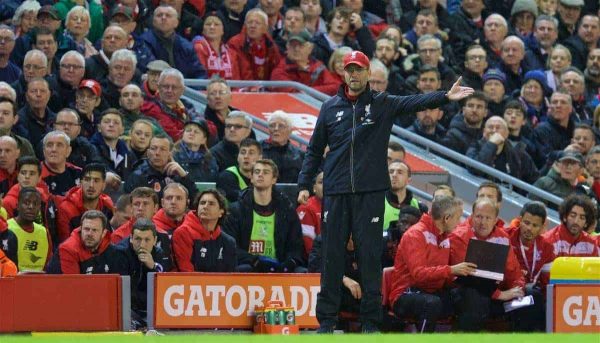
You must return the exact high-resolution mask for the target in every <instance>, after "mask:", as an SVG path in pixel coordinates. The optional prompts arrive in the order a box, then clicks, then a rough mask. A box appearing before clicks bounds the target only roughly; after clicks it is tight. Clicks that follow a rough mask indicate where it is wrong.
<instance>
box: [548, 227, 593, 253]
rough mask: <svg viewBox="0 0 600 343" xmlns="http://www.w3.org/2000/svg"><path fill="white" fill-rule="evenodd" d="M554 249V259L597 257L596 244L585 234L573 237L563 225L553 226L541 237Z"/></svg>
mask: <svg viewBox="0 0 600 343" xmlns="http://www.w3.org/2000/svg"><path fill="white" fill-rule="evenodd" d="M542 236H543V237H544V239H546V241H547V242H548V243H550V244H552V247H553V248H554V255H556V257H562V256H571V257H597V256H598V243H597V242H596V241H595V240H594V238H593V237H591V236H590V235H589V234H588V233H587V232H583V231H582V232H581V233H580V234H579V236H578V237H577V238H575V237H573V235H571V233H570V232H569V230H567V227H566V226H565V225H564V224H560V225H558V226H555V227H554V228H553V229H552V230H550V231H548V232H546V233H544V234H543V235H542Z"/></svg>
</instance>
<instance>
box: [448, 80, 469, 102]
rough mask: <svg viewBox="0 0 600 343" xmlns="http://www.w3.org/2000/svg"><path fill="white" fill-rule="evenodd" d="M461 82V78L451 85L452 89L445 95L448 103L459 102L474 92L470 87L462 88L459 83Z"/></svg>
mask: <svg viewBox="0 0 600 343" xmlns="http://www.w3.org/2000/svg"><path fill="white" fill-rule="evenodd" d="M461 81H462V76H461V77H459V78H458V80H456V82H455V83H454V84H453V85H452V88H450V90H449V91H448V93H446V97H447V98H448V100H450V101H459V100H462V99H464V98H466V97H468V96H469V95H471V94H473V92H475V90H474V89H473V88H471V87H462V86H461V85H460V82H461Z"/></svg>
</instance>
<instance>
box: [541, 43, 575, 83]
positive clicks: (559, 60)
mask: <svg viewBox="0 0 600 343" xmlns="http://www.w3.org/2000/svg"><path fill="white" fill-rule="evenodd" d="M570 66H571V52H570V51H569V50H568V49H567V48H566V47H565V46H564V45H561V44H556V45H555V46H554V48H552V52H551V53H550V58H549V59H548V70H546V79H547V81H548V87H550V88H551V89H552V90H553V91H556V90H558V89H560V88H561V82H560V77H561V74H562V72H563V71H564V70H565V69H567V68H569V67H570Z"/></svg>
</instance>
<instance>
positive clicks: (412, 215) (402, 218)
mask: <svg viewBox="0 0 600 343" xmlns="http://www.w3.org/2000/svg"><path fill="white" fill-rule="evenodd" d="M421 216H422V213H421V210H419V209H418V208H416V207H412V206H402V207H401V208H400V215H399V216H398V220H397V221H396V222H395V223H394V222H392V223H390V228H389V229H388V230H387V231H384V232H383V255H382V257H381V265H382V266H383V268H387V267H393V266H394V260H395V259H396V253H397V252H398V244H400V240H401V239H402V236H403V235H404V233H406V230H408V228H410V227H411V226H413V225H415V224H416V223H417V222H418V221H419V219H421Z"/></svg>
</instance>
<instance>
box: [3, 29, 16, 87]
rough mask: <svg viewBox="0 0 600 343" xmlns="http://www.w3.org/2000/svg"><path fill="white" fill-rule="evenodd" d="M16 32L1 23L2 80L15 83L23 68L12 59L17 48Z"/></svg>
mask: <svg viewBox="0 0 600 343" xmlns="http://www.w3.org/2000/svg"><path fill="white" fill-rule="evenodd" d="M15 39H16V36H15V33H14V32H13V30H12V29H11V28H10V27H8V26H6V25H0V81H4V82H7V83H13V82H15V81H17V80H18V79H19V76H20V75H21V68H19V67H18V66H17V65H16V64H15V63H13V62H12V61H11V60H10V54H11V53H12V52H13V50H14V48H15Z"/></svg>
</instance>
